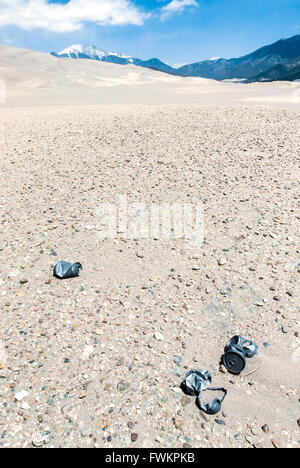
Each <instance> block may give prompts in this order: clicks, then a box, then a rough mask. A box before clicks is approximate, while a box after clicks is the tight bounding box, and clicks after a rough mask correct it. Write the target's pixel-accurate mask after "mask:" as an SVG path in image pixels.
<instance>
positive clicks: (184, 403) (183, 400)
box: [181, 396, 192, 406]
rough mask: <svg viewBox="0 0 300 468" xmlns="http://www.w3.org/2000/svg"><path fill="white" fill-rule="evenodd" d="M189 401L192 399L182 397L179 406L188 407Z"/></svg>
mask: <svg viewBox="0 0 300 468" xmlns="http://www.w3.org/2000/svg"><path fill="white" fill-rule="evenodd" d="M191 401H192V399H191V398H189V397H188V396H183V397H182V398H181V405H182V406H186V405H188V404H189V403H191Z"/></svg>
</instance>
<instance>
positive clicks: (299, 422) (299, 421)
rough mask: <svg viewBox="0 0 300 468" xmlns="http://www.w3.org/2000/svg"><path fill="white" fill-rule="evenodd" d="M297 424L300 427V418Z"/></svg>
mask: <svg viewBox="0 0 300 468" xmlns="http://www.w3.org/2000/svg"><path fill="white" fill-rule="evenodd" d="M297 424H298V426H299V427H300V418H299V419H298V421H297Z"/></svg>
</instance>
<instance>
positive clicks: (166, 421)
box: [0, 106, 300, 448]
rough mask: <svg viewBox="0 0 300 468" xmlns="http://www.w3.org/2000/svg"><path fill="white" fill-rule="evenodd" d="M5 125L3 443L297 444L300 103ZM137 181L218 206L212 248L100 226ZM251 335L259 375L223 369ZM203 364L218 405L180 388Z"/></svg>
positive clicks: (61, 112)
mask: <svg viewBox="0 0 300 468" xmlns="http://www.w3.org/2000/svg"><path fill="white" fill-rule="evenodd" d="M0 126H1V127H0V128H2V129H4V135H3V136H4V140H3V142H1V141H0V144H1V160H0V182H1V184H0V207H1V212H0V213H1V234H0V284H1V293H0V297H1V308H0V325H1V327H0V369H1V370H0V447H32V446H34V447H52V446H53V447H74V446H75V447H76V446H78V447H171V448H172V447H183V446H184V447H252V446H255V447H274V446H275V447H297V446H299V444H300V442H299V441H300V429H299V424H300V421H299V418H300V405H299V398H300V393H299V392H300V381H299V369H300V356H299V353H300V338H299V332H300V322H299V272H300V252H299V235H298V234H299V211H298V207H299V205H298V203H299V199H298V196H299V171H298V167H299V166H298V163H299V143H300V138H299V113H297V112H296V111H289V110H275V109H268V108H264V109H263V108H256V109H255V108H251V109H247V108H243V107H240V108H227V109H226V108H213V107H192V106H190V107H159V106H132V107H117V106H106V107H105V106H104V107H100V106H99V107H98V106H88V107H84V106H78V107H59V106H57V107H52V108H51V107H49V108H43V109H39V108H32V109H30V108H27V109H2V110H1V114H0ZM2 143H3V147H2ZM297 158H298V161H297ZM122 194H123V195H127V197H128V201H129V203H131V202H141V203H145V204H147V206H149V204H150V203H159V204H161V203H171V204H173V203H174V202H178V203H183V202H185V203H193V204H197V203H202V204H203V206H204V212H205V223H204V224H205V243H204V245H203V246H201V247H198V248H191V247H190V246H189V245H187V242H186V240H185V239H163V238H160V236H156V238H155V239H153V238H152V239H151V238H147V239H143V238H141V237H140V236H137V237H136V238H135V239H128V238H127V237H126V235H125V233H124V232H119V233H118V234H117V236H116V238H115V239H101V237H100V235H99V232H100V231H99V229H100V228H99V223H100V224H101V219H99V213H97V207H99V206H100V205H101V203H115V204H116V203H117V201H118V197H119V195H122ZM58 260H67V261H71V262H73V261H74V262H77V261H79V262H81V263H82V265H83V271H82V273H81V275H80V277H79V278H75V279H69V280H65V281H59V280H57V279H55V278H53V277H52V268H53V266H54V265H55V263H56V262H57V261H58ZM297 285H298V287H297ZM237 333H239V334H242V335H244V336H245V337H247V338H251V339H253V340H254V341H255V342H256V343H257V344H258V345H259V346H260V355H259V359H260V360H261V361H262V365H261V367H260V368H259V369H258V370H257V371H256V372H254V373H253V374H251V375H244V376H239V377H234V376H231V375H229V374H227V373H222V372H220V368H219V361H220V357H221V355H222V351H223V348H224V345H225V344H226V342H227V340H228V338H230V337H231V336H233V335H235V334H237ZM254 359H256V358H254ZM253 363H254V361H253ZM253 363H252V366H254V368H255V363H254V364H253ZM250 364H251V363H250V362H249V365H250ZM193 368H195V369H202V370H206V369H208V370H210V371H211V373H212V376H213V384H214V385H216V386H220V385H221V386H225V387H226V388H227V389H228V396H227V399H226V400H225V402H224V404H223V412H222V413H220V414H219V415H218V416H215V417H211V416H206V415H203V414H201V413H200V411H199V410H198V409H197V407H196V406H195V404H194V403H195V402H194V398H191V397H186V396H184V395H183V393H182V391H181V390H180V389H179V385H180V382H181V380H182V378H183V377H184V375H185V373H186V372H187V371H188V370H190V369H193ZM216 419H217V422H216ZM263 426H264V430H263V429H262V427H263Z"/></svg>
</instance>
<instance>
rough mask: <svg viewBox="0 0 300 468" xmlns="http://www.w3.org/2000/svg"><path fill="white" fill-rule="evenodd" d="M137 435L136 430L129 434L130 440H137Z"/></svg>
mask: <svg viewBox="0 0 300 468" xmlns="http://www.w3.org/2000/svg"><path fill="white" fill-rule="evenodd" d="M138 437H139V435H138V434H137V433H136V432H133V433H132V434H131V442H136V441H137V440H138Z"/></svg>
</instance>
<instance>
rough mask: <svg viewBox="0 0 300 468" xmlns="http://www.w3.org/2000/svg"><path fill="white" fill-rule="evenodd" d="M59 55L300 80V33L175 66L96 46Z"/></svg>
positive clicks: (212, 74)
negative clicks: (244, 52)
mask: <svg viewBox="0 0 300 468" xmlns="http://www.w3.org/2000/svg"><path fill="white" fill-rule="evenodd" d="M51 54H52V55H53V56H55V57H58V58H66V57H67V58H71V59H77V60H82V59H89V60H99V61H102V62H110V63H117V64H119V65H128V64H132V65H136V66H138V67H144V68H150V69H152V70H158V71H161V72H165V73H169V74H172V75H178V76H186V77H188V76H191V77H201V78H210V79H213V80H218V81H223V80H233V79H239V80H245V81H248V82H253V81H275V80H286V81H294V80H295V79H299V66H300V35H296V36H293V37H291V38H289V39H281V40H279V41H277V42H275V43H274V44H271V45H267V46H264V47H262V48H260V49H258V50H256V51H254V52H252V53H251V54H248V55H245V56H243V57H239V58H232V59H224V58H220V59H216V60H204V61H202V62H196V63H192V64H189V65H184V66H183V67H180V68H177V69H176V68H173V67H171V66H170V65H167V64H166V63H164V62H162V61H161V60H159V59H158V58H152V59H149V60H141V59H139V58H134V57H130V56H127V55H125V54H122V53H118V52H106V51H105V50H103V49H100V48H98V47H96V46H84V45H81V44H77V45H73V46H71V47H68V48H67V49H64V50H63V51H61V52H59V53H56V52H52V53H51Z"/></svg>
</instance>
